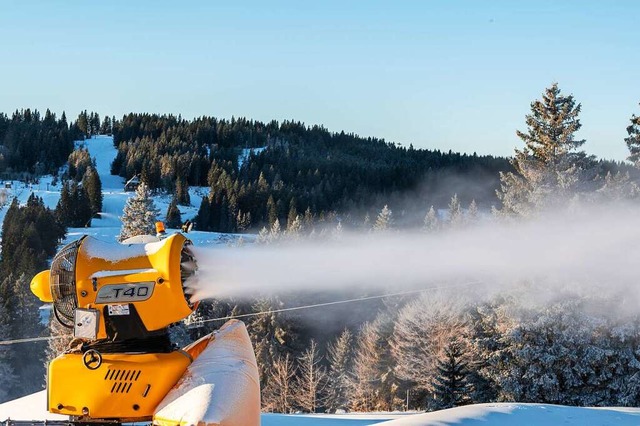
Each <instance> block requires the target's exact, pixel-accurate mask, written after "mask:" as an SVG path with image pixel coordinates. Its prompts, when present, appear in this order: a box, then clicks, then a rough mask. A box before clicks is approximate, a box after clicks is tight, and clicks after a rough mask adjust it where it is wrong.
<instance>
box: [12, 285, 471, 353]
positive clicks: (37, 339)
mask: <svg viewBox="0 0 640 426" xmlns="http://www.w3.org/2000/svg"><path fill="white" fill-rule="evenodd" d="M477 284H480V282H479V281H472V282H467V283H462V284H451V285H441V286H436V287H428V288H422V289H418V290H407V291H399V292H395V293H386V294H379V295H376V296H364V297H356V298H353V299H344V300H335V301H333V302H324V303H314V304H311V305H302V306H292V307H290V308H281V309H271V310H268V311H261V312H251V313H248V314H240V315H229V316H226V317H219V318H209V319H205V320H201V321H196V322H195V323H196V324H204V323H208V322H213V321H227V320H230V319H240V318H250V317H255V316H258V315H270V314H278V313H281V312H291V311H301V310H304V309H313V308H321V307H325V306H332V305H342V304H345V303H355V302H363V301H366V300H374V299H385V298H387V297H397V296H406V295H409V294H418V293H424V292H429V291H436V290H446V289H452V288H461V287H470V286H472V285H477ZM64 337H69V336H44V337H31V338H26V339H13V340H2V341H0V346H3V345H13V344H16V343H29V342H41V341H47V340H55V339H61V338H64Z"/></svg>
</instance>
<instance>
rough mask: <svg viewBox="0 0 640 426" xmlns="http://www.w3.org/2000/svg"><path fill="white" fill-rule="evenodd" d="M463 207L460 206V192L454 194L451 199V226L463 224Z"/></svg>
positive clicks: (455, 226)
mask: <svg viewBox="0 0 640 426" xmlns="http://www.w3.org/2000/svg"><path fill="white" fill-rule="evenodd" d="M462 219H463V216H462V207H461V206H460V200H458V194H453V197H451V200H450V201H449V226H451V227H452V228H457V227H459V226H460V225H461V224H462Z"/></svg>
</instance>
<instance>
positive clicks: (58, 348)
mask: <svg viewBox="0 0 640 426" xmlns="http://www.w3.org/2000/svg"><path fill="white" fill-rule="evenodd" d="M49 335H50V336H52V337H53V339H51V340H49V342H48V345H47V349H46V354H45V362H44V365H45V368H46V366H47V365H48V364H49V362H51V360H52V359H54V358H55V357H57V356H58V355H61V354H63V353H64V351H65V350H66V349H67V348H68V346H69V343H71V340H73V329H71V328H68V327H65V326H63V325H62V324H60V323H59V322H58V321H57V320H56V319H55V316H54V315H53V312H52V313H51V318H49Z"/></svg>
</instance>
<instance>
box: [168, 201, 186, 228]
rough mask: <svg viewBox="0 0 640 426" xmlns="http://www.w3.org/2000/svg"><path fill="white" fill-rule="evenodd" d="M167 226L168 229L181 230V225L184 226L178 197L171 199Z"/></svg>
mask: <svg viewBox="0 0 640 426" xmlns="http://www.w3.org/2000/svg"><path fill="white" fill-rule="evenodd" d="M165 224H166V225H167V228H174V229H179V228H180V225H182V216H181V214H180V210H179V209H178V201H177V200H176V197H173V198H172V199H171V203H169V207H168V208H167V214H166V216H165Z"/></svg>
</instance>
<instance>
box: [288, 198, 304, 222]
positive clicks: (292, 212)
mask: <svg viewBox="0 0 640 426" xmlns="http://www.w3.org/2000/svg"><path fill="white" fill-rule="evenodd" d="M296 219H298V222H300V223H301V222H302V221H301V220H300V219H299V217H298V209H296V199H295V198H292V199H291V202H290V203H289V214H288V215H287V229H290V228H291V225H292V224H293V222H295V221H296Z"/></svg>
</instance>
